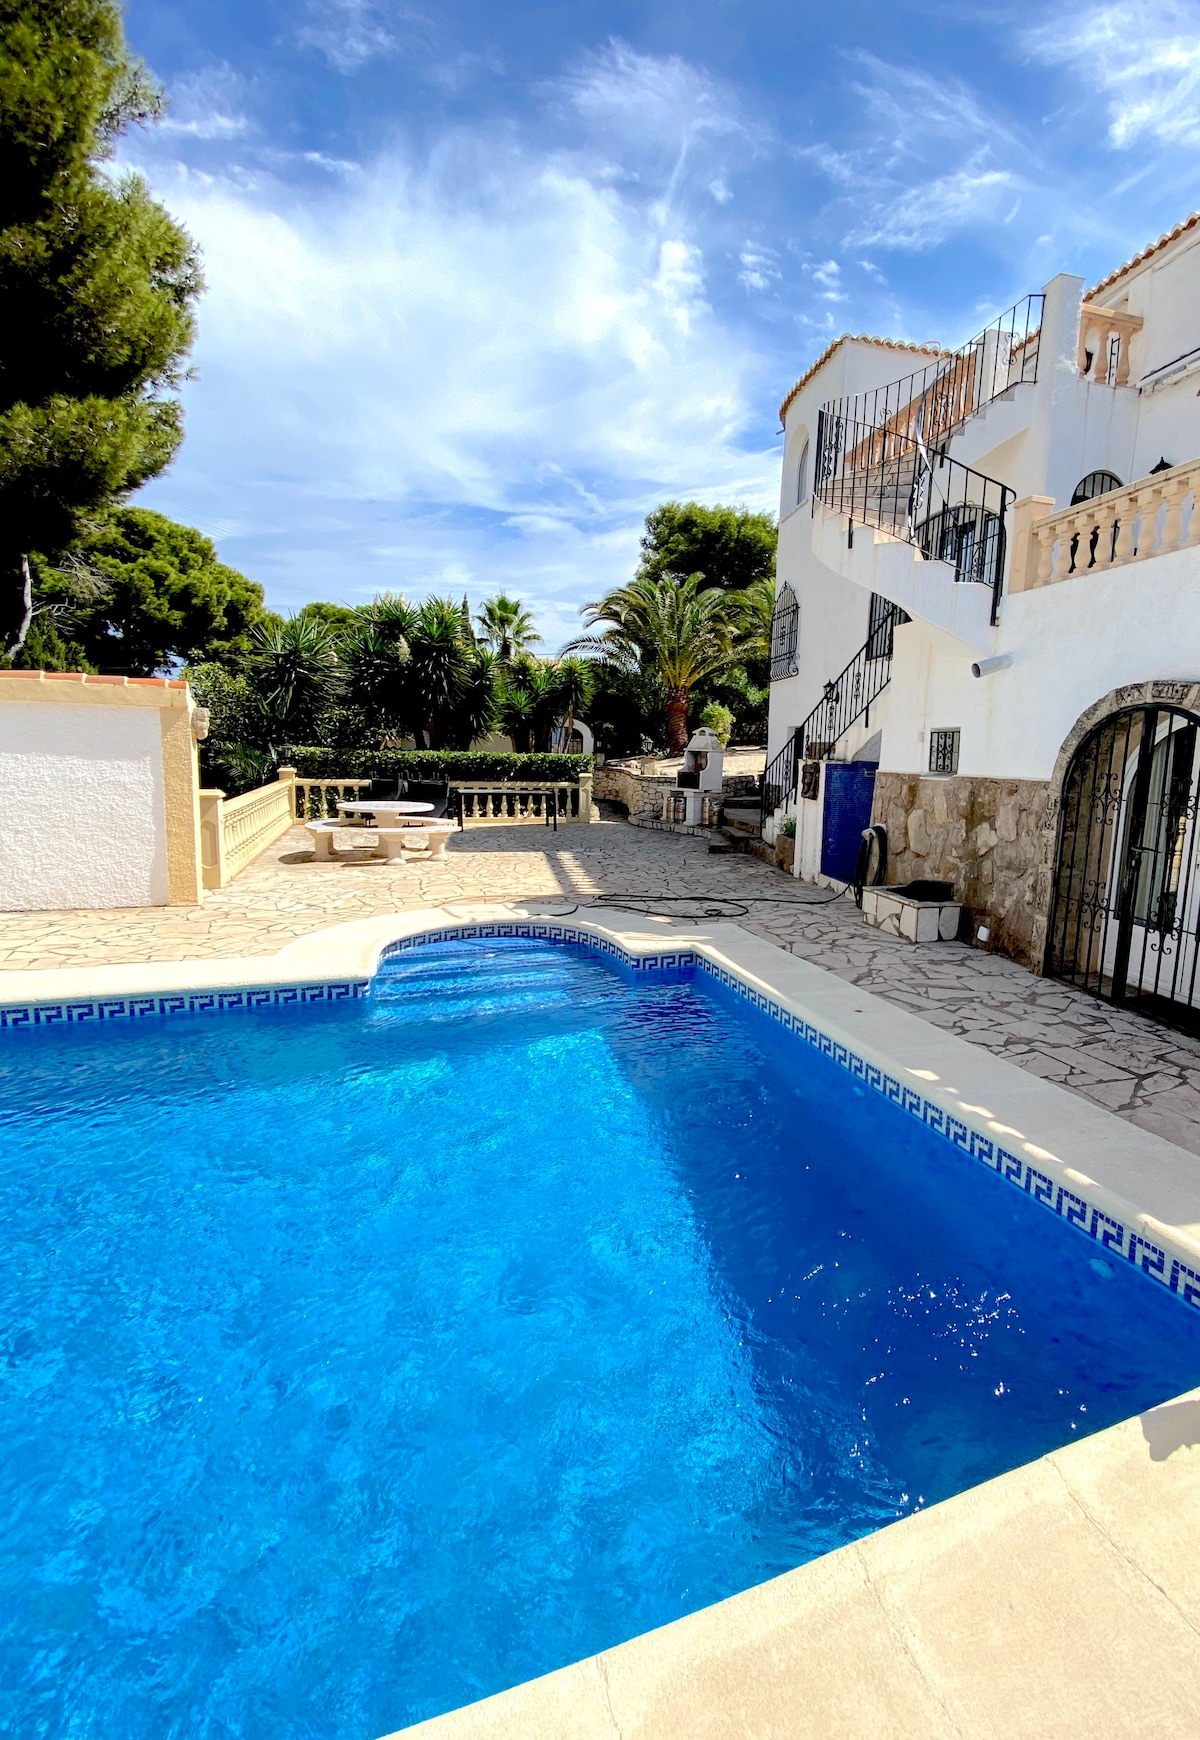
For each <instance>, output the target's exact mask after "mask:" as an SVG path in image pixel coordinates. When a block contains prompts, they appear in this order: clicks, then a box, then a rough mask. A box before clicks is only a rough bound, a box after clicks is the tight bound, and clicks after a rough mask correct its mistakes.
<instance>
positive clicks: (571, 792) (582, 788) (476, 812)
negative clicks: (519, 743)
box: [450, 773, 592, 826]
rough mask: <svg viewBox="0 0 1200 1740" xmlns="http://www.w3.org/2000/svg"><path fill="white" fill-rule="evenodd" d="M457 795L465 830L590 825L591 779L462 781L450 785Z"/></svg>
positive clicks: (587, 774) (585, 776)
mask: <svg viewBox="0 0 1200 1740" xmlns="http://www.w3.org/2000/svg"><path fill="white" fill-rule="evenodd" d="M450 789H451V791H454V792H457V793H458V799H459V803H460V805H461V806H462V807H461V815H462V820H463V824H464V826H466V825H467V824H468V823H470V822H509V823H512V822H542V823H545V822H546V821H547V819H548V818H552V817H554V816H557V817H558V820H559V821H560V822H590V821H591V819H592V775H591V774H590V773H584V774H581V775H580V777H579V783H578V784H575V783H574V782H573V781H571V780H538V779H523V780H459V779H452V780H451V781H450Z"/></svg>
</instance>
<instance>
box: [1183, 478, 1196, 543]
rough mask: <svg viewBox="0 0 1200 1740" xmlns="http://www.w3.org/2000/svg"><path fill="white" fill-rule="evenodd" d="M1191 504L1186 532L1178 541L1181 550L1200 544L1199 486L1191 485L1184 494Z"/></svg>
mask: <svg viewBox="0 0 1200 1740" xmlns="http://www.w3.org/2000/svg"><path fill="white" fill-rule="evenodd" d="M1184 493H1185V494H1186V495H1187V497H1188V499H1189V500H1190V502H1191V504H1192V505H1191V508H1190V510H1189V512H1188V522H1187V531H1186V533H1185V534H1184V536H1183V537H1182V538H1181V540H1180V547H1181V549H1184V550H1187V549H1190V548H1191V546H1192V545H1193V544H1200V485H1197V484H1195V483H1192V484H1190V485H1189V486H1188V488H1187V490H1186V491H1185V492H1184Z"/></svg>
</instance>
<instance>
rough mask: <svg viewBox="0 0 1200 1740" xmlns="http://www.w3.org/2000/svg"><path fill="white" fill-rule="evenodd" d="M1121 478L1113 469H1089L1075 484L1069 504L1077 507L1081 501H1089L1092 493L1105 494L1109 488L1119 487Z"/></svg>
mask: <svg viewBox="0 0 1200 1740" xmlns="http://www.w3.org/2000/svg"><path fill="white" fill-rule="evenodd" d="M1120 487H1121V479H1120V478H1119V477H1118V476H1117V474H1116V472H1115V471H1089V472H1088V474H1087V476H1086V477H1081V478H1080V479H1079V482H1078V483H1077V484H1076V485H1075V493H1074V495H1073V496H1072V497H1071V506H1072V507H1078V506H1079V504H1080V502H1081V501H1091V499H1092V497H1093V496H1094V495H1107V494H1108V492H1109V490H1110V489H1120Z"/></svg>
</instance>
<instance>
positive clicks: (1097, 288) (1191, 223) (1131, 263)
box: [1083, 211, 1200, 302]
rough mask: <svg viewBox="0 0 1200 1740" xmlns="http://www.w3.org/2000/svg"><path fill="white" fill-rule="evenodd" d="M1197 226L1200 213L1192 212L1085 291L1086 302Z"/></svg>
mask: <svg viewBox="0 0 1200 1740" xmlns="http://www.w3.org/2000/svg"><path fill="white" fill-rule="evenodd" d="M1197 224H1200V211H1194V212H1192V213H1191V214H1190V215H1189V216H1188V217H1185V218H1184V219H1183V221H1182V223H1177V224H1176V225H1175V228H1174V229H1173V230H1168V231H1167V233H1166V235H1164V236H1159V238H1158V240H1157V241H1156V242H1151V243H1150V246H1149V247H1148V248H1143V249H1142V251H1141V253H1140V254H1135V255H1134V256H1133V258H1132V260H1126V262H1125V264H1124V265H1123V266H1118V267H1117V269H1116V271H1115V272H1110V273H1109V274H1108V277H1107V278H1101V280H1100V282H1099V283H1098V284H1093V285H1092V287H1091V289H1090V290H1085V291H1084V295H1083V299H1084V301H1085V302H1086V301H1088V300H1089V298H1091V297H1092V296H1098V295H1099V294H1100V292H1101V291H1102V290H1107V289H1108V287H1109V285H1110V284H1115V283H1116V281H1117V279H1118V278H1123V277H1124V276H1125V274H1126V272H1132V271H1133V269H1134V267H1135V266H1140V265H1141V264H1142V262H1143V261H1144V260H1148V259H1150V257H1151V255H1153V254H1157V253H1159V252H1160V251H1161V250H1162V249H1163V248H1169V247H1170V245H1171V243H1172V242H1174V241H1178V239H1179V237H1180V236H1182V235H1184V234H1185V233H1186V232H1187V231H1188V230H1191V229H1195V227H1196V225H1197Z"/></svg>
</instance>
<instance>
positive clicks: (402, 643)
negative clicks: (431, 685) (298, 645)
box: [338, 615, 412, 740]
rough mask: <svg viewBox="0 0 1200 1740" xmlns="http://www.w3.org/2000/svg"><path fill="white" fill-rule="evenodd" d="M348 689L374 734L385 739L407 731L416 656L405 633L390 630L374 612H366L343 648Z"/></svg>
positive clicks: (351, 701) (340, 653) (342, 661)
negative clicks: (412, 665)
mask: <svg viewBox="0 0 1200 1740" xmlns="http://www.w3.org/2000/svg"><path fill="white" fill-rule="evenodd" d="M338 656H339V660H340V663H341V667H342V674H343V683H344V692H345V696H346V699H347V701H348V702H349V703H350V705H351V706H352V707H355V708H357V709H358V711H359V712H360V713H361V714H362V715H363V717H364V720H365V721H366V722H367V724H368V726H369V728H370V730H371V732H372V734H377V735H378V737H379V738H380V739H381V740H382V739H383V738H384V737H387V736H389V735H390V734H391V733H393V732H401V733H402V732H403V730H404V726H405V723H406V714H407V711H408V707H407V703H408V667H409V665H410V663H411V658H412V655H411V653H410V650H409V645H408V641H407V640H406V639H405V638H404V636H403V635H402V634H399V633H397V632H389V631H388V629H387V627H386V626H385V625H384V624H383V623H381V622H380V621H379V620H378V619H377V618H375V617H374V616H373V615H364V616H363V617H362V619H361V620H360V621H359V623H358V624H357V625H356V626H355V627H354V628H353V629H352V630H351V631H350V633H349V634H348V635H347V636H346V638H345V639H344V640H343V641H342V643H341V646H340V648H339V654H338Z"/></svg>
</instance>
